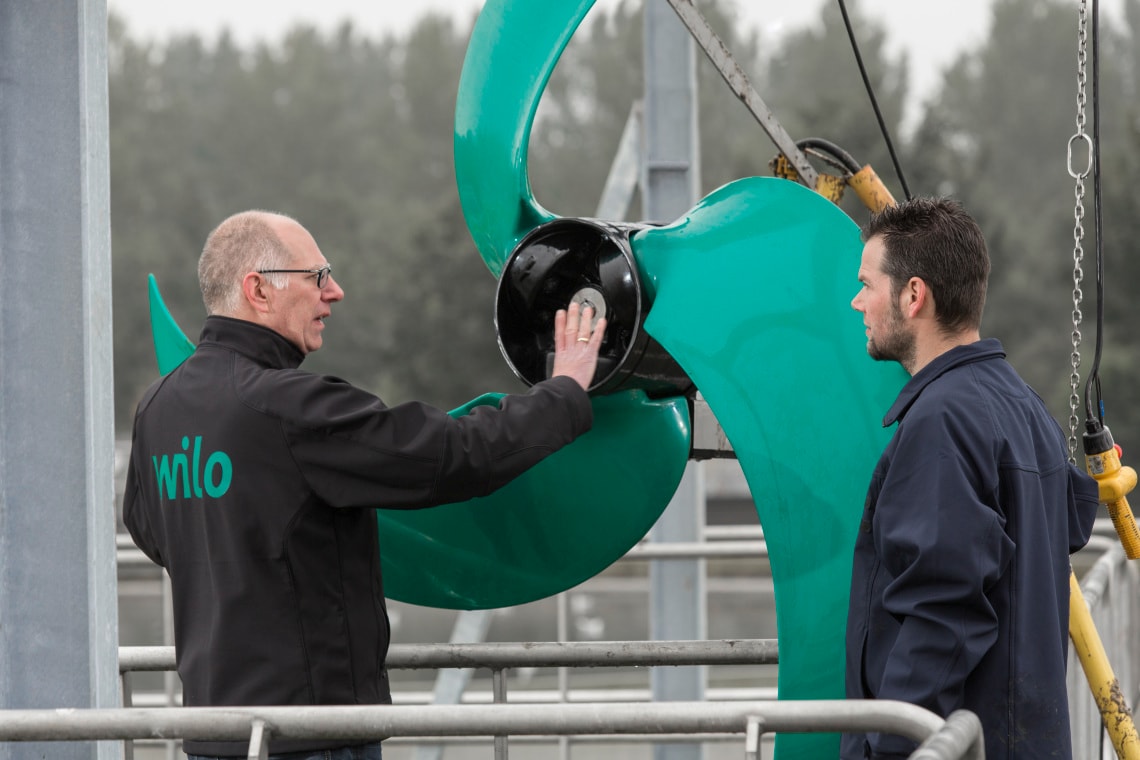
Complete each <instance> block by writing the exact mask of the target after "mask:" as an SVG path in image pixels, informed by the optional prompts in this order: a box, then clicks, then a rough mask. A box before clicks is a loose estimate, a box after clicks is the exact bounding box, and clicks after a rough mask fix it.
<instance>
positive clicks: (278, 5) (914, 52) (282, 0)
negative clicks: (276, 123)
mask: <svg viewBox="0 0 1140 760" xmlns="http://www.w3.org/2000/svg"><path fill="white" fill-rule="evenodd" d="M529 1H530V2H542V1H543V0H529ZM107 2H108V7H109V8H110V9H112V10H114V11H117V12H118V13H119V14H120V15H122V16H123V17H124V18H125V19H126V20H127V22H128V25H129V27H130V29H131V30H132V32H133V33H134V34H135V35H136V36H144V37H151V38H163V37H166V36H169V35H170V34H171V33H176V32H180V31H198V32H201V33H205V34H206V35H212V34H213V33H216V32H217V31H218V30H219V29H220V28H222V27H223V26H226V27H229V28H230V30H231V32H232V33H233V34H234V35H235V36H236V37H237V38H238V39H239V40H241V41H251V40H257V39H270V40H271V39H275V38H277V37H279V36H280V35H281V33H282V32H283V31H284V30H285V29H287V28H289V27H290V26H291V25H293V24H294V23H296V22H298V21H305V22H308V23H312V24H314V25H317V26H319V27H322V28H333V27H335V26H336V25H337V24H338V23H339V22H340V21H342V20H344V19H345V18H350V19H352V21H353V23H354V24H355V25H356V26H357V27H358V28H360V29H361V30H362V31H364V32H366V33H369V34H381V33H384V32H397V33H400V32H403V31H406V30H407V29H408V28H409V27H410V26H411V25H412V24H413V23H414V21H415V20H416V19H417V18H419V17H420V16H422V15H423V14H424V13H426V12H428V11H429V10H433V11H441V12H446V13H450V14H454V15H455V16H456V17H457V18H459V19H462V20H463V21H464V22H467V21H469V20H470V19H471V18H473V17H474V14H476V13H477V12H478V10H479V8H481V7H482V5H483V0H316V1H314V0H194V2H185V3H181V2H168V1H167V0H107ZM732 2H734V3H735V5H736V7H737V8H738V9H739V11H740V13H741V15H742V18H743V19H744V20H745V23H748V24H750V25H752V26H754V27H755V28H757V29H758V30H760V31H761V33H762V35H763V37H762V39H772V38H774V37H775V36H777V35H779V34H780V33H781V32H782V31H785V30H787V29H796V28H800V27H802V26H804V25H806V24H810V23H812V22H813V21H814V20H815V19H816V18H817V17H818V16H819V9H820V7H821V6H822V4H823V3H824V2H834V0H732ZM858 2H859V6H860V7H861V8H862V9H863V10H864V11H865V12H866V13H867V14H868V15H870V16H871V17H873V18H876V19H879V20H880V21H882V22H883V24H884V25H885V26H886V28H887V31H888V35H889V38H888V45H889V50H890V52H891V53H892V54H894V53H897V52H899V51H900V50H904V49H905V50H906V51H908V53H909V57H910V64H911V77H912V80H911V81H912V85H913V87H914V93H915V94H916V95H917V96H918V97H924V96H925V95H927V94H928V93H929V92H930V91H931V88H932V87H933V86H934V85H935V83H936V82H937V81H938V78H939V73H940V72H941V70H942V69H943V68H944V67H945V66H947V65H948V64H949V63H950V62H951V61H952V60H953V59H954V57H955V56H956V54H957V53H958V52H960V51H962V50H963V49H966V48H968V47H971V46H973V45H975V44H976V43H978V42H980V41H981V40H982V39H983V38H984V36H985V34H986V32H987V30H988V28H989V20H990V6H991V5H992V4H993V0H858ZM603 4H605V5H607V6H612V5H614V4H615V0H598V5H603ZM852 4H853V2H850V1H849V5H852ZM1119 5H1120V0H1106V1H1105V2H1103V3H1101V6H1102V11H1101V13H1102V14H1104V15H1105V16H1106V17H1107V16H1109V15H1110V14H1112V13H1113V12H1114V11H1115V10H1117V9H1118V8H1119ZM698 7H699V5H698ZM1077 7H1078V6H1077V3H1076V2H1073V46H1072V48H1071V49H1067V50H1061V51H1058V55H1071V56H1073V58H1074V67H1075V65H1076V64H1075V58H1076V28H1077ZM1074 77H1075V73H1074Z"/></svg>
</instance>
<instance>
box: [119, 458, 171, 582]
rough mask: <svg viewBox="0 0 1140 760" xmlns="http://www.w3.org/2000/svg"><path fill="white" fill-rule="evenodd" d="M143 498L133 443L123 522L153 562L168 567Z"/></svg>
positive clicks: (128, 469) (128, 464) (136, 544)
mask: <svg viewBox="0 0 1140 760" xmlns="http://www.w3.org/2000/svg"><path fill="white" fill-rule="evenodd" d="M142 500H143V495H142V489H141V487H140V485H139V478H138V474H137V472H136V471H135V451H134V446H133V445H132V447H131V458H130V461H129V462H128V463H127V483H126V490H125V492H124V494H123V524H124V525H126V527H127V532H128V533H130V534H131V539H132V540H133V541H134V542H135V546H137V547H138V548H139V549H141V550H142V552H143V554H145V555H146V556H147V557H149V558H150V560H151V562H154V563H155V564H156V565H159V566H160V567H166V563H165V562H164V561H163V558H162V553H161V552H160V551H159V544H158V542H157V541H155V537H154V531H153V530H152V527H151V524H150V520H149V518H148V517H147V510H146V507H145V505H144V504H143V503H142Z"/></svg>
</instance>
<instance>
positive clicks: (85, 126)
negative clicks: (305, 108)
mask: <svg viewBox="0 0 1140 760" xmlns="http://www.w3.org/2000/svg"><path fill="white" fill-rule="evenodd" d="M0 72H2V74H0V282H3V294H2V295H0V709H18V708H62V707H76V708H111V707H117V706H118V705H119V704H120V691H119V673H118V601H117V598H116V583H115V503H114V502H115V488H114V482H113V475H114V459H113V456H114V454H113V452H114V439H115V436H114V414H113V409H112V405H113V393H112V352H111V346H112V338H111V229H110V181H109V174H110V171H109V145H108V114H107V108H108V105H107V8H106V2H105V0H58V1H57V2H48V3H43V2H28V1H26V0H25V1H24V2H19V1H17V2H3V3H0ZM4 751H5V753H7V754H6V755H5V756H6V757H10V758H16V759H17V760H19V759H21V758H26V759H30V758H42V757H52V758H93V757H99V758H117V757H121V754H122V742H98V743H96V742H74V743H65V744H59V743H46V744H45V743H15V744H12V745H9V746H7V747H6V748H5V750H4Z"/></svg>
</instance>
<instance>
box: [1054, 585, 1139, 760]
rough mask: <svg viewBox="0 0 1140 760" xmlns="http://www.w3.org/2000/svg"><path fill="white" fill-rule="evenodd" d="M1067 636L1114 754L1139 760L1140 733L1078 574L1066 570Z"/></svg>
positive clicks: (1127, 758)
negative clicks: (1070, 640) (1067, 575)
mask: <svg viewBox="0 0 1140 760" xmlns="http://www.w3.org/2000/svg"><path fill="white" fill-rule="evenodd" d="M1069 638H1071V639H1072V640H1073V649H1074V651H1075V652H1076V654H1077V658H1078V659H1079V660H1080V661H1081V667H1082V668H1084V671H1085V678H1086V679H1087V680H1088V682H1089V688H1090V689H1092V694H1093V699H1095V700H1096V704H1097V707H1098V708H1100V715H1101V718H1102V719H1103V720H1104V727H1105V730H1106V731H1108V735H1109V738H1110V739H1111V740H1112V746H1113V748H1114V749H1115V750H1116V756H1117V757H1118V758H1120V759H1121V760H1140V736H1137V734H1136V725H1135V724H1134V723H1133V722H1132V713H1131V711H1130V710H1129V709H1128V703H1127V701H1126V700H1125V698H1124V693H1123V692H1122V691H1121V689H1120V682H1119V681H1117V680H1116V674H1115V673H1113V671H1112V665H1110V664H1109V662H1108V655H1107V654H1106V653H1105V651H1104V645H1103V644H1102V643H1101V641H1100V635H1099V634H1098V633H1097V632H1096V626H1095V625H1093V621H1092V616H1091V615H1090V614H1089V606H1088V604H1086V603H1085V597H1084V595H1083V594H1082V593H1081V587H1080V585H1079V584H1078V583H1077V576H1075V575H1073V573H1071V572H1070V573H1069Z"/></svg>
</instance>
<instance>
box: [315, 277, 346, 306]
mask: <svg viewBox="0 0 1140 760" xmlns="http://www.w3.org/2000/svg"><path fill="white" fill-rule="evenodd" d="M321 294H322V295H323V296H324V299H325V300H326V301H329V302H335V301H343V300H344V289H343V288H341V286H340V283H338V282H337V281H336V278H335V277H333V276H332V274H331V273H330V274H329V282H328V284H327V285H325V287H324V289H323V290H322V292H321Z"/></svg>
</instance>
